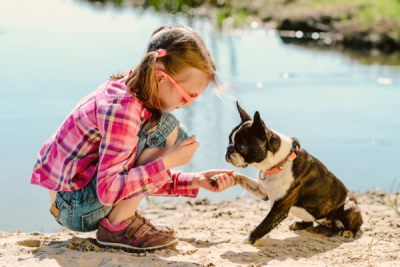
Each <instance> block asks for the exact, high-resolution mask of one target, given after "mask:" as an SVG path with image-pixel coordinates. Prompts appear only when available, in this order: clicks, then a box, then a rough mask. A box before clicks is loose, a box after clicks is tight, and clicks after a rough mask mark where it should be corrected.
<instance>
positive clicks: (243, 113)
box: [236, 101, 251, 122]
mask: <svg viewBox="0 0 400 267" xmlns="http://www.w3.org/2000/svg"><path fill="white" fill-rule="evenodd" d="M236 107H237V109H238V111H239V114H240V118H241V119H242V122H245V121H250V120H251V117H250V116H249V114H247V113H246V111H244V110H243V109H242V108H241V107H240V105H239V101H236Z"/></svg>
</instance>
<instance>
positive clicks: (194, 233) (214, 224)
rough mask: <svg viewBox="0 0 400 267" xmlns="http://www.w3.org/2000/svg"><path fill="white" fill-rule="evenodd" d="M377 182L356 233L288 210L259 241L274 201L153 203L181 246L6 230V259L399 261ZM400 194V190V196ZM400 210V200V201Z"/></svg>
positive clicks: (92, 262) (9, 262)
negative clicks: (310, 224)
mask: <svg viewBox="0 0 400 267" xmlns="http://www.w3.org/2000/svg"><path fill="white" fill-rule="evenodd" d="M388 196H391V199H392V200H394V199H395V197H396V196H395V195H388V194H385V193H382V192H379V191H378V190H374V191H370V192H366V193H363V194H358V195H357V199H358V201H359V203H360V207H361V210H362V212H363V219H364V224H363V226H362V234H361V236H360V237H359V238H357V239H352V238H342V237H339V236H333V237H325V236H321V235H318V234H313V233H310V232H308V231H305V230H301V231H296V232H293V231H290V230H289V229H288V227H289V225H290V224H291V223H293V222H294V221H296V220H297V219H296V218H295V217H294V216H292V215H289V217H288V218H287V219H285V220H284V221H283V222H282V223H281V224H280V225H278V227H276V228H275V229H274V230H272V231H271V232H270V233H269V234H268V235H267V236H265V237H264V238H263V239H261V240H260V241H259V242H258V243H257V244H256V246H251V245H248V244H243V242H242V241H243V240H244V239H245V237H246V236H247V235H248V234H249V232H250V231H251V230H252V229H253V228H254V227H256V226H257V225H258V224H259V223H260V222H261V221H262V220H263V219H264V218H265V216H266V215H267V214H268V212H269V210H270V208H269V203H268V202H263V201H259V200H254V199H248V198H238V199H233V200H229V201H221V202H210V201H208V200H207V199H191V200H189V201H188V200H187V199H184V200H183V201H182V202H165V203H154V204H151V205H150V206H148V207H147V208H145V209H141V210H140V212H141V213H142V214H143V215H144V216H145V217H147V218H148V219H150V220H151V221H152V222H160V223H161V222H162V223H170V224H173V225H174V227H175V229H176V236H177V237H178V238H179V239H180V241H179V244H178V245H177V247H176V248H175V249H171V250H164V251H157V252H154V253H146V254H145V253H143V254H132V253H126V252H123V251H119V250H110V249H108V250H106V249H101V248H99V247H97V246H96V243H95V232H90V233H78V232H72V231H69V230H67V229H62V231H61V232H58V233H25V232H21V231H20V230H17V231H8V232H0V267H1V266H85V267H89V266H266V265H268V266H400V216H398V213H397V212H396V211H395V208H391V207H390V206H389V201H388ZM399 198H400V197H399ZM399 210H400V208H399Z"/></svg>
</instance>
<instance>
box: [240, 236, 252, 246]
mask: <svg viewBox="0 0 400 267" xmlns="http://www.w3.org/2000/svg"><path fill="white" fill-rule="evenodd" d="M242 243H243V244H245V245H251V242H250V235H248V236H247V237H246V238H245V239H243V241H242Z"/></svg>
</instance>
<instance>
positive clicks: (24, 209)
mask: <svg viewBox="0 0 400 267" xmlns="http://www.w3.org/2000/svg"><path fill="white" fill-rule="evenodd" d="M174 21H177V22H181V23H184V24H187V25H189V26H191V27H193V28H194V29H196V30H197V31H199V33H200V34H201V36H202V37H203V38H204V40H205V42H206V43H207V45H208V47H209V49H210V51H211V53H212V55H213V56H214V58H215V60H216V62H217V63H218V69H219V71H220V73H221V78H222V80H223V81H225V82H227V83H228V84H229V85H230V87H231V88H233V89H234V90H232V91H231V92H230V94H231V95H232V96H233V97H235V98H237V99H239V100H240V101H241V105H242V107H243V108H244V109H245V110H246V111H247V112H248V113H249V114H254V112H255V111H259V112H260V114H261V117H262V118H263V119H264V121H265V123H266V124H267V125H269V126H270V127H271V128H272V129H274V130H277V131H279V132H281V133H283V134H285V135H288V136H295V137H297V138H298V139H299V140H300V142H301V145H302V147H303V148H305V149H306V150H308V152H310V153H311V154H313V155H314V156H316V157H317V158H319V159H320V160H321V161H322V162H323V163H324V164H325V165H326V166H327V167H328V168H329V169H330V170H331V171H332V172H333V173H334V174H336V176H338V177H339V178H340V179H341V180H342V181H343V182H344V184H345V185H346V186H347V187H348V188H349V189H351V190H354V191H357V192H363V191H366V190H370V189H374V188H377V187H379V188H380V189H381V190H385V191H389V190H390V189H391V185H392V182H393V181H394V179H396V178H397V179H398V178H399V175H398V171H396V170H397V169H398V167H399V164H398V160H399V156H398V151H399V150H400V141H399V139H396V138H398V137H399V136H400V104H399V101H400V67H399V66H378V65H370V66H367V65H362V64H360V63H359V62H358V61H357V60H355V59H351V58H350V57H348V56H347V55H345V54H341V53H339V52H334V51H329V50H327V51H316V50H312V49H308V48H304V47H300V46H295V45H287V44H284V43H283V42H282V41H281V39H280V38H279V37H277V36H276V35H271V34H269V33H270V32H268V31H266V30H263V29H258V28H256V29H251V28H249V29H244V30H243V31H242V32H240V31H236V32H235V31H234V32H230V31H226V32H219V31H216V30H214V29H213V27H211V25H210V23H209V22H208V21H207V20H206V19H200V18H195V19H191V20H189V19H186V18H184V17H176V18H174V17H171V16H169V15H164V14H160V13H155V12H153V11H151V10H147V11H141V10H137V9H133V8H118V9H115V8H113V7H98V6H96V5H93V4H90V3H87V2H81V1H66V0H53V1H50V0H37V1H30V0H13V1H12V0H9V1H7V0H0V48H1V49H0V81H1V89H0V90H1V95H2V103H1V105H0V125H1V126H0V134H1V138H0V170H1V175H2V177H1V179H0V203H2V205H1V207H0V231H7V230H12V229H22V230H23V231H44V232H54V231H55V230H56V229H57V228H58V224H57V223H56V222H55V221H54V219H53V218H52V216H51V215H50V214H49V212H48V208H49V200H48V193H47V192H46V190H45V189H43V188H41V187H38V186H33V185H30V184H29V180H30V175H31V170H32V167H33V164H34V162H35V158H36V155H37V152H38V151H39V149H40V147H41V146H42V144H43V143H44V142H45V141H46V139H47V138H48V137H49V136H50V135H51V134H52V133H53V132H54V131H55V130H56V129H57V127H58V126H59V125H60V123H61V122H62V121H63V119H64V118H65V116H66V115H67V114H68V113H69V111H70V110H71V109H72V108H73V106H74V105H75V104H76V103H77V102H78V101H79V100H80V99H81V98H82V97H83V96H85V95H86V94H88V93H89V92H91V91H92V90H94V89H95V88H96V87H97V86H98V85H99V84H100V83H102V82H103V81H104V80H105V79H107V78H108V76H109V75H110V74H113V73H117V72H119V71H124V70H127V69H130V68H132V67H134V66H135V64H137V63H138V62H139V60H140V59H141V57H142V55H143V52H144V49H145V46H146V43H147V41H148V39H149V37H150V34H151V32H152V31H153V30H154V29H155V28H156V27H158V26H159V25H164V24H167V23H173V22H174ZM224 100H225V102H222V101H221V100H220V99H219V98H217V97H216V96H215V95H213V93H211V92H206V93H204V94H203V95H202V96H201V97H200V98H199V99H198V100H196V101H195V103H194V105H193V106H191V107H187V108H185V109H182V110H177V111H176V112H174V114H175V115H176V116H177V117H178V119H179V120H180V121H181V122H182V123H183V124H185V125H186V126H187V127H188V129H189V131H190V132H191V133H193V134H195V135H196V136H197V139H198V141H199V142H200V144H201V146H200V148H199V149H198V151H197V153H196V154H195V156H194V158H193V160H192V162H191V163H190V164H188V165H187V166H184V167H182V168H180V170H183V171H188V172H194V171H202V170H206V169H212V168H227V169H234V170H235V171H238V172H242V173H244V174H246V175H249V176H252V177H256V173H257V170H255V169H254V168H251V167H249V168H247V169H237V168H235V167H233V166H231V165H229V164H228V163H226V162H225V160H224V153H225V148H226V147H227V145H228V135H229V133H230V131H231V129H232V128H233V127H235V126H236V125H237V124H238V123H239V115H238V112H237V110H236V107H235V102H234V101H233V100H231V99H229V98H224ZM399 181H400V179H398V181H397V182H399ZM242 192H243V189H241V188H240V187H236V188H231V189H229V190H227V191H225V192H223V193H220V194H213V193H208V192H205V191H201V192H200V194H199V197H200V198H202V197H208V198H210V199H211V200H215V201H217V200H229V199H234V198H236V197H238V196H239V195H241V194H242ZM245 197H250V196H249V195H248V194H246V195H245ZM165 200H168V198H156V201H165ZM175 201H185V199H184V198H178V199H175ZM144 204H146V203H144Z"/></svg>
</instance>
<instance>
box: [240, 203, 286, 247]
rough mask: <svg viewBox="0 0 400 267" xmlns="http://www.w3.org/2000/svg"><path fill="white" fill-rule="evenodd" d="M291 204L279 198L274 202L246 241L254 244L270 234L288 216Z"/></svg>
mask: <svg viewBox="0 0 400 267" xmlns="http://www.w3.org/2000/svg"><path fill="white" fill-rule="evenodd" d="M290 207H291V205H290V204H288V203H287V202H285V200H284V199H281V200H278V201H276V202H275V203H274V205H273V206H272V208H271V211H270V212H269V213H268V215H267V217H265V219H264V220H263V221H262V222H261V223H260V224H259V225H258V226H257V227H256V229H254V231H253V232H251V234H250V235H249V236H248V238H247V240H245V243H250V244H252V245H254V243H256V242H257V241H258V240H259V239H261V238H262V237H263V236H265V235H266V234H268V233H269V232H270V231H271V230H272V229H274V228H275V227H276V226H277V225H278V224H279V223H281V222H282V221H283V220H284V219H286V218H287V216H288V214H289V210H290Z"/></svg>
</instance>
